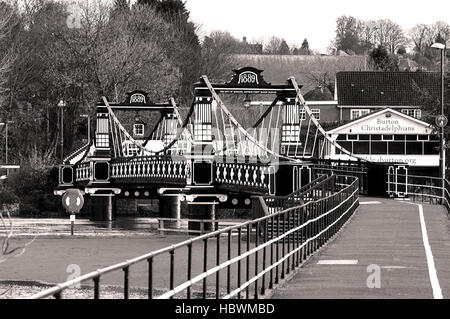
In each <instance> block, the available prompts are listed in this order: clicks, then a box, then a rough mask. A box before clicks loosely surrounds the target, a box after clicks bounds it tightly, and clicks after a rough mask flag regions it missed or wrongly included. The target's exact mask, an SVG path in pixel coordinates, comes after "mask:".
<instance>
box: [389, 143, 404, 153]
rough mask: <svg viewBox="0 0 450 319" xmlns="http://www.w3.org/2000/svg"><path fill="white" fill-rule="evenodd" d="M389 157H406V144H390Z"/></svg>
mask: <svg viewBox="0 0 450 319" xmlns="http://www.w3.org/2000/svg"><path fill="white" fill-rule="evenodd" d="M388 148H389V155H404V154H405V142H390V143H388Z"/></svg>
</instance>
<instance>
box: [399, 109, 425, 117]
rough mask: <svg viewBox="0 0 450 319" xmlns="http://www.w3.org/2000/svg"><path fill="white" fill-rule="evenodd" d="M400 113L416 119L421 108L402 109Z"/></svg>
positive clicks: (420, 113) (419, 114)
mask: <svg viewBox="0 0 450 319" xmlns="http://www.w3.org/2000/svg"><path fill="white" fill-rule="evenodd" d="M402 113H403V114H406V115H408V116H411V117H414V118H416V119H420V118H421V117H422V110H420V109H402Z"/></svg>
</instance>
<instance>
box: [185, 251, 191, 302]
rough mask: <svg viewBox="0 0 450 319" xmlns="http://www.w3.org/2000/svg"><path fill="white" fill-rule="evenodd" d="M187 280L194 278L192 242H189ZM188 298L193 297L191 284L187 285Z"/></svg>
mask: <svg viewBox="0 0 450 319" xmlns="http://www.w3.org/2000/svg"><path fill="white" fill-rule="evenodd" d="M187 247H188V264H187V280H188V281H189V280H191V278H192V243H190V244H188V246H187ZM186 298H187V299H191V286H189V287H187V291H186Z"/></svg>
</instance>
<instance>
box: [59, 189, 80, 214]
mask: <svg viewBox="0 0 450 319" xmlns="http://www.w3.org/2000/svg"><path fill="white" fill-rule="evenodd" d="M62 204H63V206H64V208H65V209H66V211H67V212H68V213H70V214H74V213H79V212H80V210H81V209H82V208H83V205H84V197H83V194H82V193H81V191H80V190H79V189H68V190H67V191H66V192H65V193H64V195H63V197H62Z"/></svg>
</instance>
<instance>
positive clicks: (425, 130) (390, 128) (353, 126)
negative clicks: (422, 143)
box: [328, 110, 432, 135]
mask: <svg viewBox="0 0 450 319" xmlns="http://www.w3.org/2000/svg"><path fill="white" fill-rule="evenodd" d="M431 131H432V128H431V127H430V125H429V124H428V123H425V122H422V121H420V120H417V119H413V118H411V117H409V116H407V115H405V114H401V113H399V112H395V111H393V110H387V111H383V112H378V113H374V114H372V115H369V116H367V117H364V118H361V119H358V120H355V121H352V122H350V123H348V124H345V125H343V126H340V127H338V128H335V129H333V130H331V131H328V133H329V134H332V135H337V134H386V135H392V134H394V135H395V134H413V135H416V134H417V135H428V134H431Z"/></svg>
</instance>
